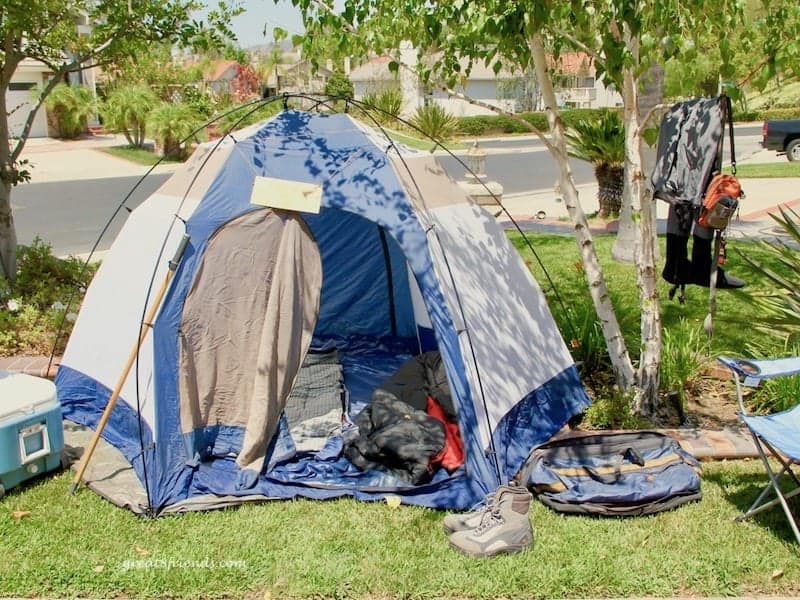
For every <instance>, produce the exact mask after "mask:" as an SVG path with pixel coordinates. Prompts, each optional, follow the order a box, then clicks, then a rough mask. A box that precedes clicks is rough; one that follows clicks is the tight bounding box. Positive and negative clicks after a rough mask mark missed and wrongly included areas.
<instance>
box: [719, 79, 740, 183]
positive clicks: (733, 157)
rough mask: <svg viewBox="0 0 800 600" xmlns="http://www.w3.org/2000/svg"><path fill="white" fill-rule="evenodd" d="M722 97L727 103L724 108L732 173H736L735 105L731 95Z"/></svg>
mask: <svg viewBox="0 0 800 600" xmlns="http://www.w3.org/2000/svg"><path fill="white" fill-rule="evenodd" d="M722 99H723V102H724V103H725V104H724V110H725V113H726V114H727V118H728V138H729V139H730V144H731V173H732V174H733V175H736V148H735V147H734V143H733V105H732V104H731V98H730V96H728V95H726V94H722ZM720 170H721V169H720Z"/></svg>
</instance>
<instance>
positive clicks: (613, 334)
mask: <svg viewBox="0 0 800 600" xmlns="http://www.w3.org/2000/svg"><path fill="white" fill-rule="evenodd" d="M530 47H531V52H532V54H533V60H534V65H535V67H536V79H537V80H538V82H539V85H540V86H541V91H542V100H543V101H544V105H545V110H546V112H547V120H548V123H549V126H550V135H551V137H552V144H553V146H554V152H553V158H554V159H555V161H556V164H557V165H558V171H559V183H560V185H561V192H562V194H563V195H564V204H565V206H566V208H567V212H568V213H569V217H570V220H571V221H572V226H573V229H574V231H575V239H576V241H577V243H578V251H579V253H580V256H581V260H582V261H583V268H584V272H585V273H586V281H587V283H588V284H589V292H590V294H591V296H592V301H593V302H594V308H595V311H596V312H597V318H598V319H599V321H600V327H601V328H602V330H603V336H604V338H605V341H606V346H607V347H608V355H609V358H610V359H611V365H612V369H613V370H614V376H615V378H616V381H617V385H619V388H620V390H621V391H623V392H627V391H629V390H631V389H633V387H634V386H635V385H636V373H635V372H634V369H633V364H632V363H631V358H630V355H629V353H628V349H627V347H626V346H625V339H624V338H623V337H622V330H621V329H620V326H619V322H618V321H617V316H616V314H615V313H614V306H613V305H612V304H611V298H610V296H609V294H608V288H607V287H606V283H605V279H604V278H603V271H602V268H601V267H600V261H599V260H598V258H597V252H596V251H595V247H594V240H593V239H592V234H591V231H590V230H589V223H588V222H587V221H586V214H585V213H584V212H583V208H582V207H581V204H580V201H579V199H578V190H577V189H576V188H575V181H574V179H573V178H572V170H571V169H570V166H569V161H568V159H567V145H566V140H565V137H564V124H563V122H562V121H561V119H560V117H559V116H558V110H557V106H558V104H557V102H556V95H555V91H554V90H553V83H552V80H551V78H550V73H549V68H548V66H547V56H546V54H545V50H544V42H543V41H542V37H541V35H539V34H534V35H533V37H532V38H531V41H530Z"/></svg>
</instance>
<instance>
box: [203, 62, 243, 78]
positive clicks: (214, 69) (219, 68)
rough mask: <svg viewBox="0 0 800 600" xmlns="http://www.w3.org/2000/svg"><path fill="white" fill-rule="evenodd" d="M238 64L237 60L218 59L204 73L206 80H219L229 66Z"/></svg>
mask: <svg viewBox="0 0 800 600" xmlns="http://www.w3.org/2000/svg"><path fill="white" fill-rule="evenodd" d="M238 65H239V63H238V62H236V61H235V60H218V61H215V62H214V63H212V64H211V67H210V68H209V69H208V71H207V73H206V77H207V78H208V81H219V80H220V79H222V76H223V75H225V72H226V71H227V70H228V69H230V68H231V67H237V66H238Z"/></svg>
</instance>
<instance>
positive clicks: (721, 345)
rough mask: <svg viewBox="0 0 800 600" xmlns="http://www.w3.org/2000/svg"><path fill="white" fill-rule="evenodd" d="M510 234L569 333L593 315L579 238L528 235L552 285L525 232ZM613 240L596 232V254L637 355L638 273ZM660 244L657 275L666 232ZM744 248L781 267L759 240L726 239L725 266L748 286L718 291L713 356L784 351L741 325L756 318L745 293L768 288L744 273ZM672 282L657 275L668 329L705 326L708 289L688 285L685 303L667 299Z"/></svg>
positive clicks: (710, 350)
mask: <svg viewBox="0 0 800 600" xmlns="http://www.w3.org/2000/svg"><path fill="white" fill-rule="evenodd" d="M509 237H510V238H511V241H512V243H513V244H514V245H515V246H516V247H517V249H518V250H519V251H520V253H521V254H522V257H523V259H524V260H525V261H526V262H527V263H528V265H529V266H530V268H531V269H532V271H533V273H534V275H535V276H536V278H537V280H538V281H539V282H540V284H541V285H542V287H543V288H544V289H545V291H546V293H547V296H548V299H549V302H550V307H551V310H552V312H553V316H554V317H555V318H556V320H557V321H558V322H559V325H560V327H561V331H562V332H563V333H564V334H565V336H568V331H569V330H570V329H569V328H570V325H569V323H570V322H572V325H573V327H574V328H577V329H580V327H581V323H582V320H583V318H584V316H585V315H587V314H588V315H591V316H593V308H592V305H591V298H590V296H589V292H588V288H587V285H586V278H585V274H584V272H583V269H582V267H581V263H580V256H579V254H578V247H577V245H576V243H575V239H574V238H573V237H571V236H567V235H557V234H541V233H536V234H528V237H529V239H530V241H531V243H532V245H533V248H534V250H535V251H536V253H537V254H538V255H539V257H540V259H541V262H542V264H543V265H544V267H545V269H546V270H547V272H548V273H549V275H550V277H551V279H552V281H553V282H554V284H555V286H554V289H553V288H551V287H550V286H549V285H548V284H547V280H546V278H545V277H544V272H543V270H542V268H541V267H540V266H539V264H538V263H537V261H536V260H535V258H534V256H533V254H532V253H531V251H530V250H529V249H528V248H527V246H526V244H525V243H524V241H523V239H522V237H521V236H520V235H519V234H518V233H510V234H509ZM614 240H615V236H613V235H596V236H594V241H595V246H596V248H597V253H598V256H599V259H600V262H601V264H602V266H603V271H604V274H605V278H606V283H607V286H608V288H609V293H610V295H611V298H612V301H613V303H614V306H615V309H616V313H617V318H618V319H619V320H620V323H621V327H622V329H623V334H624V337H625V341H626V343H627V345H628V349H629V351H630V353H631V355H632V356H633V357H634V358H637V355H638V348H639V340H640V334H639V289H638V286H637V284H636V272H635V269H634V267H633V265H630V264H624V263H619V262H616V261H614V260H613V259H612V258H611V249H612V246H613V244H614ZM660 243H661V247H660V252H661V260H660V261H659V262H658V264H657V270H658V273H659V274H660V272H661V268H662V267H663V261H664V253H665V248H664V238H663V237H661V238H660ZM690 252H691V249H690ZM740 252H745V253H747V254H750V255H752V256H755V257H758V258H759V259H762V260H767V261H769V264H771V265H772V266H774V267H775V268H777V269H779V270H780V269H781V267H780V266H779V265H776V264H775V261H774V259H772V258H770V257H769V256H768V255H767V254H766V253H765V252H764V251H763V250H762V249H761V248H759V247H758V245H757V244H753V243H751V242H745V241H738V240H732V241H729V242H728V263H727V264H726V265H725V267H724V268H725V269H726V270H729V271H730V272H731V273H732V274H733V275H738V276H740V277H742V278H744V279H745V280H746V281H747V283H748V286H747V287H745V288H744V290H743V291H742V292H733V291H730V290H720V291H718V293H717V313H716V315H717V316H716V326H715V333H714V336H713V338H712V340H711V341H710V343H709V344H708V346H707V347H706V351H707V354H708V356H709V359H711V358H713V357H716V356H717V355H718V354H722V353H733V354H739V355H741V354H743V353H747V352H748V349H751V348H752V349H754V350H755V348H754V347H755V346H759V349H760V350H761V352H762V355H763V356H769V355H770V353H776V352H781V351H783V352H785V350H784V349H783V346H782V342H780V341H778V340H775V339H770V338H767V337H765V336H755V335H753V331H752V329H748V328H747V327H743V325H745V324H748V323H750V322H751V320H752V318H753V314H752V311H753V309H752V307H751V306H750V305H749V304H748V303H747V302H746V301H745V298H744V295H745V294H746V293H749V292H751V291H755V290H758V289H764V287H765V285H766V280H765V279H764V278H763V277H761V276H757V275H752V274H750V273H746V274H745V273H744V272H743V271H744V266H743V264H742V259H741V258H740V255H739V253H740ZM784 272H785V270H784ZM670 287H671V286H670V285H669V284H667V283H666V282H665V281H663V280H661V279H660V277H659V296H660V300H661V318H662V325H663V327H664V329H666V330H669V329H673V328H676V327H678V326H679V325H680V324H681V322H682V321H683V322H685V323H687V324H688V325H689V326H690V327H695V328H696V329H697V330H698V331H702V327H703V319H704V318H705V316H706V314H707V313H708V289H707V288H702V287H699V286H695V285H689V286H687V287H686V297H687V299H686V303H685V304H683V305H681V304H679V303H678V301H677V299H675V300H669V299H668V296H667V294H668V292H669V289H670ZM556 292H557V293H558V295H559V296H560V297H561V299H562V300H563V302H562V303H560V302H558V298H557V296H556ZM704 337H705V336H704ZM601 343H602V340H601ZM604 347H605V346H604V344H603V346H602V347H601V348H600V351H601V352H602V351H603V349H604Z"/></svg>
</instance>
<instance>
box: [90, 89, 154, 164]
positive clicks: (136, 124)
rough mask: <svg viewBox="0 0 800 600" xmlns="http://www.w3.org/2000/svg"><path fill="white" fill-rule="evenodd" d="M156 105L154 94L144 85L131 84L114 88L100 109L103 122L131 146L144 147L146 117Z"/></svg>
mask: <svg viewBox="0 0 800 600" xmlns="http://www.w3.org/2000/svg"><path fill="white" fill-rule="evenodd" d="M156 104H158V98H157V97H156V95H155V93H154V92H153V91H152V90H151V89H150V88H149V87H148V86H146V85H143V84H131V85H123V86H120V87H118V88H115V89H114V90H113V91H112V92H111V93H110V94H109V95H108V97H107V98H106V101H105V103H104V104H103V107H102V109H101V111H100V112H101V113H102V114H103V119H104V120H105V122H106V123H107V124H108V125H109V126H110V127H112V128H113V129H115V130H117V131H121V132H122V133H123V134H125V138H126V139H127V140H128V143H129V144H130V145H131V146H136V147H139V148H141V147H142V146H143V145H144V141H145V133H146V127H147V117H148V115H149V114H150V112H151V111H152V110H153V108H155V106H156Z"/></svg>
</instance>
